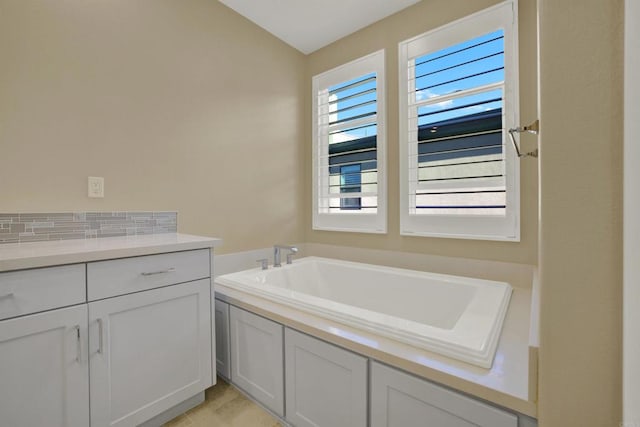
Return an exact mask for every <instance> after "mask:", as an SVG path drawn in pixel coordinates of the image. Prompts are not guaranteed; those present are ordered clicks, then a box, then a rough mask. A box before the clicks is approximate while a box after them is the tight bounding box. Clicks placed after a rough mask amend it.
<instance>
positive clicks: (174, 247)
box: [0, 233, 222, 272]
mask: <svg viewBox="0 0 640 427" xmlns="http://www.w3.org/2000/svg"><path fill="white" fill-rule="evenodd" d="M221 244H222V240H221V239H217V238H213V237H202V236H193V235H190V234H180V233H162V234H148V235H141V236H123V237H102V238H95V239H74V240H55V241H45V242H29V243H6V244H0V272H2V271H10V270H22V269H26V268H36V267H47V266H52V265H61V264H75V263H80V262H88V261H98V260H105V259H112V258H125V257H131V256H139V255H151V254H157V253H163V252H175V251H185V250H192V249H204V248H215V247H217V246H220V245H221Z"/></svg>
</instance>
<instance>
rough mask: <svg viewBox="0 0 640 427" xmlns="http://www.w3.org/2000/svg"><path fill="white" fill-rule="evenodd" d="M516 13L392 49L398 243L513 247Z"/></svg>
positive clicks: (486, 16) (507, 10) (503, 7)
mask: <svg viewBox="0 0 640 427" xmlns="http://www.w3.org/2000/svg"><path fill="white" fill-rule="evenodd" d="M515 9H516V3H515V1H506V2H504V3H501V4H500V5H497V6H494V7H492V8H489V9H486V10H484V11H481V12H478V13H476V14H474V15H471V16H469V17H467V18H464V19H461V20H459V21H456V22H455V23H451V24H449V25H446V26H444V27H441V28H438V29H435V30H433V31H430V32H428V33H425V34H424V35H422V36H418V37H416V38H414V39H411V40H408V41H406V42H403V43H400V58H401V59H400V61H401V62H400V65H401V71H402V74H401V75H404V76H406V80H405V81H404V83H401V89H400V90H401V92H400V103H401V104H400V115H401V117H400V126H401V132H400V138H401V142H400V144H401V168H400V169H401V178H402V179H401V196H400V198H401V209H402V210H401V233H402V234H405V235H427V236H436V237H457V238H472V239H475V238H478V239H490V240H519V223H518V221H519V193H518V190H519V189H518V183H519V175H518V173H519V172H518V171H519V168H518V164H517V160H516V158H515V157H514V153H513V152H512V149H511V147H510V146H508V145H506V141H507V140H506V131H507V129H508V128H510V127H514V126H515V123H516V121H517V120H516V119H517V116H518V105H517V104H518V102H517V69H518V67H517V32H516V30H515V22H516V21H515V17H516V11H515ZM402 86H404V87H402Z"/></svg>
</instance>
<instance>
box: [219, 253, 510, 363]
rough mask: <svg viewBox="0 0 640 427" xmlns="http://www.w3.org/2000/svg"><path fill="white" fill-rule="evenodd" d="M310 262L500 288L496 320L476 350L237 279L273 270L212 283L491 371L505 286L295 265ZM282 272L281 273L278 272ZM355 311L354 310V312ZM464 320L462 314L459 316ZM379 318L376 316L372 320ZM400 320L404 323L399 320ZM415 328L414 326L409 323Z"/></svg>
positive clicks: (431, 275)
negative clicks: (317, 265) (334, 267)
mask: <svg viewBox="0 0 640 427" xmlns="http://www.w3.org/2000/svg"><path fill="white" fill-rule="evenodd" d="M313 261H320V262H326V263H329V264H338V265H346V266H351V267H354V268H360V269H362V268H364V269H367V270H374V271H375V270H377V271H380V270H384V271H385V272H392V273H397V274H400V275H407V276H410V277H420V278H427V279H432V280H440V281H445V282H455V283H461V284H469V282H470V283H471V284H472V285H473V286H483V285H488V286H491V287H493V288H496V287H498V286H499V287H501V288H502V290H503V293H502V295H501V299H500V301H499V305H498V309H497V312H496V316H494V318H493V322H492V324H491V326H490V328H489V329H488V330H487V333H486V336H485V337H483V339H482V340H481V341H482V344H481V345H480V346H479V348H473V347H470V346H469V345H466V346H465V345H462V344H457V343H455V342H450V341H449V342H447V341H446V340H445V339H444V338H437V337H429V336H424V335H423V336H420V335H416V334H415V333H413V332H409V331H403V330H402V329H399V328H396V327H390V326H388V325H387V324H385V323H384V322H372V321H371V320H363V319H362V318H361V317H360V316H356V315H350V314H349V313H348V312H346V311H344V310H343V311H335V310H332V309H330V308H326V307H323V306H322V304H321V305H318V304H314V303H313V301H330V303H331V304H330V305H332V306H340V308H343V307H344V308H346V307H349V308H350V309H351V310H352V311H356V312H358V313H360V312H366V313H376V312H372V311H370V310H367V309H363V308H360V307H355V306H351V305H347V304H342V303H338V302H336V301H332V300H327V299H325V298H320V297H316V296H313V295H309V294H304V293H300V292H295V291H288V293H289V294H294V296H293V297H291V296H283V295H281V294H282V293H283V292H281V291H280V290H279V289H278V288H277V287H274V286H270V285H264V284H261V286H262V288H260V287H258V286H255V285H247V284H245V283H243V282H242V281H241V280H239V279H241V278H243V277H245V276H249V277H252V275H255V274H265V273H267V274H268V273H269V272H273V270H267V271H264V270H261V269H260V268H252V269H247V270H242V271H238V272H235V273H228V274H225V275H221V276H218V277H216V278H215V279H214V282H215V283H219V284H220V285H223V286H227V287H230V288H232V289H238V290H240V291H243V292H246V293H249V294H254V295H257V296H259V297H261V298H264V299H267V300H271V301H274V302H276V303H279V304H283V305H286V306H289V307H292V308H294V309H299V310H301V311H305V312H308V313H310V314H314V315H317V316H320V317H323V318H325V319H329V320H336V321H338V322H339V323H342V324H345V325H348V326H351V327H355V328H357V329H362V330H365V331H368V332H371V333H374V334H379V335H382V336H384V337H386V338H389V339H392V340H396V341H399V342H402V343H405V344H409V345H412V346H415V347H417V348H420V349H424V350H428V351H432V352H435V353H438V354H441V355H443V356H446V357H450V358H452V359H456V360H460V361H462V362H466V363H470V364H473V365H475V366H479V367H481V368H485V369H491V367H492V365H493V361H494V358H495V355H496V350H497V346H498V342H499V341H500V337H501V335H502V329H503V325H504V321H505V318H506V313H507V310H508V308H509V303H510V301H511V296H512V294H513V287H512V286H511V285H510V284H509V283H507V282H500V281H495V280H487V279H476V278H470V277H465V276H457V275H449V274H442V273H432V272H424V271H419V270H410V269H404V268H397V267H387V266H380V265H376V264H368V263H361V262H354V261H344V260H338V259H333V258H324V257H317V256H309V257H304V258H300V259H297V260H296V261H295V263H297V264H298V265H299V264H301V263H309V262H313ZM294 265H295V264H293V265H291V266H288V265H283V267H280V268H282V269H287V268H292V267H293V266H294ZM282 271H284V270H282ZM354 309H355V310H354ZM366 313H365V314H366ZM384 316H385V317H389V318H395V319H400V318H398V317H396V316H392V315H384ZM463 316H464V314H463ZM375 317H379V316H375ZM400 320H404V319H400ZM407 322H412V323H415V324H418V323H417V322H413V321H409V320H407ZM424 326H427V328H431V326H430V325H424ZM433 329H441V328H433Z"/></svg>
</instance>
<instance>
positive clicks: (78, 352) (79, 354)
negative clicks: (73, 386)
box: [73, 325, 82, 363]
mask: <svg viewBox="0 0 640 427" xmlns="http://www.w3.org/2000/svg"><path fill="white" fill-rule="evenodd" d="M73 329H74V330H75V331H76V362H78V363H81V362H82V360H81V359H82V348H81V347H80V325H76V326H75V327H74V328H73Z"/></svg>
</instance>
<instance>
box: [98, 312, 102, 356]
mask: <svg viewBox="0 0 640 427" xmlns="http://www.w3.org/2000/svg"><path fill="white" fill-rule="evenodd" d="M102 346H103V342H102V319H98V353H99V354H102V351H103V347H102Z"/></svg>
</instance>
